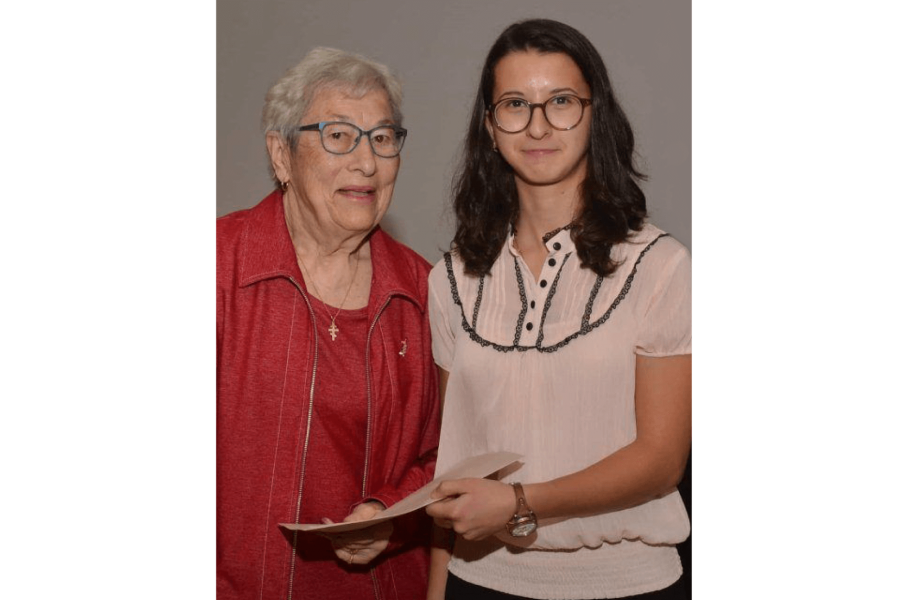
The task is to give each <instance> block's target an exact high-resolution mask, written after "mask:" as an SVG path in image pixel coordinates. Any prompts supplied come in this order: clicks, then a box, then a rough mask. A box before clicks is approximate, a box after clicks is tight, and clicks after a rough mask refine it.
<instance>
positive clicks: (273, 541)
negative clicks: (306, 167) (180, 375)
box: [216, 191, 439, 600]
mask: <svg viewBox="0 0 900 600" xmlns="http://www.w3.org/2000/svg"><path fill="white" fill-rule="evenodd" d="M216 225H217V236H216V246H217V263H216V266H217V270H216V350H217V353H216V359H217V365H216V366H217V370H216V373H217V382H216V385H217V403H218V407H217V408H218V410H217V444H216V450H217V480H216V486H217V515H216V516H217V523H216V525H217V544H216V552H217V557H216V558H217V591H218V600H225V599H230V598H235V599H237V598H242V599H243V598H247V599H251V598H252V599H254V600H259V599H269V598H278V599H282V598H288V596H289V590H290V592H292V595H293V599H298V598H303V597H311V596H307V594H309V593H310V591H311V590H312V589H319V590H322V589H325V588H326V587H327V585H326V586H325V587H323V584H322V582H320V581H319V582H317V581H313V580H314V579H316V578H317V577H318V576H319V575H320V574H322V573H326V572H328V571H327V569H321V568H320V569H319V570H310V568H309V566H308V565H306V567H307V568H305V569H303V568H298V565H297V564H294V563H298V562H299V563H302V562H303V559H302V558H301V557H299V556H297V555H295V554H294V552H292V547H291V546H292V543H293V542H292V535H291V534H288V533H287V532H285V531H284V530H282V529H281V528H279V527H278V523H287V522H294V518H295V517H294V515H295V514H297V512H298V510H299V504H300V503H301V502H302V497H303V487H304V486H309V485H315V482H309V481H304V478H303V476H302V468H303V464H304V463H303V459H304V438H305V434H306V427H307V417H308V415H309V414H310V409H311V407H312V404H313V403H314V402H315V401H316V386H315V370H316V368H317V363H316V361H317V358H318V353H317V347H318V346H317V345H318V344H319V342H320V338H319V336H318V334H317V332H316V331H315V328H313V327H311V307H310V304H309V299H308V297H307V295H306V291H305V286H303V285H302V275H301V273H300V269H299V268H298V266H297V261H296V258H295V254H294V247H293V245H292V243H291V239H290V236H289V234H288V230H287V226H286V224H285V219H284V209H283V204H282V195H281V192H280V191H275V192H273V193H272V194H271V195H270V196H268V197H267V198H266V199H265V200H263V201H262V202H261V203H260V204H259V205H257V206H256V207H254V208H252V209H249V210H244V211H239V212H236V213H232V214H230V215H226V216H224V217H222V218H220V219H218V220H217V223H216ZM370 246H371V254H372V268H373V276H372V292H371V294H372V295H371V298H372V300H373V301H370V303H369V321H370V322H371V323H373V325H372V326H371V329H370V333H369V336H368V338H369V342H368V348H367V352H366V356H367V361H366V372H365V373H360V377H363V376H365V377H366V378H367V381H369V378H370V377H371V373H372V372H373V371H374V372H379V371H378V370H385V369H386V370H387V372H388V373H389V374H390V378H391V385H390V389H391V393H390V394H389V395H387V397H382V395H381V394H378V393H377V388H376V389H375V390H374V391H372V388H371V386H369V389H370V391H369V398H368V406H369V409H368V415H369V416H368V423H369V425H368V432H367V435H366V440H365V443H366V459H367V460H366V463H367V468H366V472H365V473H364V481H365V483H364V487H365V489H364V490H363V491H362V496H361V499H362V498H363V497H365V498H374V499H378V500H380V501H381V502H382V503H384V504H385V505H386V506H390V505H392V504H394V503H395V502H396V501H398V500H400V499H401V498H403V497H405V496H406V495H408V494H409V493H410V492H412V491H414V490H416V489H417V488H419V487H421V486H422V485H424V484H426V483H428V482H429V481H430V480H431V479H432V476H433V472H434V459H435V455H436V450H437V442H438V435H439V402H438V397H437V383H436V370H435V367H434V363H433V362H432V358H431V334H430V330H429V326H428V318H427V314H428V313H427V310H426V301H427V280H428V273H429V271H430V265H429V264H428V263H427V262H426V261H425V260H424V259H422V258H421V257H419V256H418V255H417V254H415V253H414V252H413V251H412V250H410V249H409V248H407V247H405V246H403V245H401V244H399V243H397V242H395V241H394V240H392V239H391V238H390V237H388V235H387V234H385V233H384V232H382V231H381V230H380V229H376V230H375V231H374V233H373V234H372V235H371V237H370ZM399 340H405V341H406V352H405V353H404V354H403V355H401V354H400V352H397V351H396V348H395V346H397V345H398V342H399ZM373 396H374V397H373ZM353 442H354V443H362V442H363V440H353ZM348 512H349V507H348ZM429 531H430V529H429V525H428V521H427V517H426V516H425V515H424V514H423V512H422V511H419V512H418V513H415V514H413V515H411V516H410V517H408V518H405V519H396V520H395V522H394V534H393V536H392V538H391V545H390V546H389V547H388V550H387V551H385V552H384V553H382V555H381V556H379V558H378V559H376V560H375V561H373V563H371V565H370V566H371V567H372V569H371V580H372V583H373V586H374V588H375V597H376V598H379V599H383V600H389V599H397V600H409V599H415V598H420V597H424V591H425V584H426V580H427V564H428V563H427V561H428V554H427V540H428V532H429ZM335 560H336V559H335ZM329 567H330V565H329ZM291 574H293V575H291ZM292 578H293V582H291V581H290V580H291V579H292ZM301 579H304V580H302V581H301ZM326 583H327V582H326ZM298 590H299V591H298ZM304 591H305V593H304ZM315 597H320V598H325V597H327V594H326V593H324V592H320V593H317V594H315Z"/></svg>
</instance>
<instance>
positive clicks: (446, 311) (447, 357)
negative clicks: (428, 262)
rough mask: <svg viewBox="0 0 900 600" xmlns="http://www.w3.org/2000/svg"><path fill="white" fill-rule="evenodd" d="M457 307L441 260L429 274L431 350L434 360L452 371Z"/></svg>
mask: <svg viewBox="0 0 900 600" xmlns="http://www.w3.org/2000/svg"><path fill="white" fill-rule="evenodd" d="M455 308H456V305H455V304H454V303H453V298H452V296H451V294H450V281H449V279H448V278H447V266H446V263H445V262H444V261H443V260H440V261H438V263H437V264H436V265H435V266H434V268H433V269H432V270H431V274H430V275H429V276H428V316H429V319H430V321H431V352H432V355H433V356H434V362H435V364H437V366H439V367H440V368H442V369H444V370H445V371H450V365H451V364H452V363H453V348H454V345H455V343H456V334H455V332H454V328H453V326H452V318H453V317H452V314H453V313H454V312H455V310H454V309H455Z"/></svg>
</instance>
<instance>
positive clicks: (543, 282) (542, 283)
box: [541, 279, 547, 287]
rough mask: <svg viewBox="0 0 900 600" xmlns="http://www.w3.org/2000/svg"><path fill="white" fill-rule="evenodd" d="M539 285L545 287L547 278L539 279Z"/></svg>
mask: <svg viewBox="0 0 900 600" xmlns="http://www.w3.org/2000/svg"><path fill="white" fill-rule="evenodd" d="M541 287H547V280H546V279H541Z"/></svg>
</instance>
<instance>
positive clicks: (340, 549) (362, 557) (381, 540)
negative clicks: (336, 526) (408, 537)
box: [322, 502, 394, 565]
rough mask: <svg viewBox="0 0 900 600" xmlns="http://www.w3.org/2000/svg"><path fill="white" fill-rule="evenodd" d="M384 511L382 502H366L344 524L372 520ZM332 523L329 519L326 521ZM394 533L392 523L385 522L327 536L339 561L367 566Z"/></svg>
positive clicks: (352, 512)
mask: <svg viewBox="0 0 900 600" xmlns="http://www.w3.org/2000/svg"><path fill="white" fill-rule="evenodd" d="M383 510H384V506H383V505H382V504H381V503H380V502H364V503H362V504H360V505H359V506H357V507H356V508H354V509H353V511H351V513H350V514H349V515H347V517H346V518H345V519H344V523H351V522H356V521H364V520H366V519H372V518H374V517H376V516H377V515H378V513H380V512H381V511H383ZM324 521H325V522H326V523H331V522H332V521H331V520H329V519H324ZM393 532H394V526H393V525H392V524H391V522H390V521H384V522H382V523H378V524H376V525H372V526H371V527H366V528H365V529H358V530H356V531H344V532H341V533H330V534H325V533H323V534H322V535H325V536H326V537H328V538H329V539H330V540H331V547H332V548H334V554H335V556H337V557H338V559H339V560H341V561H343V562H345V563H347V564H348V565H365V564H368V563H370V562H371V561H373V560H374V559H375V557H377V556H378V555H379V554H381V553H382V552H384V549H385V548H387V546H388V540H389V539H390V537H391V534H392V533H393Z"/></svg>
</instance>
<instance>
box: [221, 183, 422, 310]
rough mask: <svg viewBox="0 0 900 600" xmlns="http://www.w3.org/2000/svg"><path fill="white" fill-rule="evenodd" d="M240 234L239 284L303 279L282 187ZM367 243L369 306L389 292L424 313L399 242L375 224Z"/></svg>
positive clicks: (417, 286)
mask: <svg viewBox="0 0 900 600" xmlns="http://www.w3.org/2000/svg"><path fill="white" fill-rule="evenodd" d="M243 236H244V239H242V240H241V247H242V251H241V255H240V256H239V257H238V261H239V262H238V265H239V267H238V285H239V286H240V287H246V286H248V285H252V284H254V283H256V282H258V281H262V280H264V279H269V278H272V277H287V278H288V279H294V280H295V281H298V282H300V281H303V275H302V274H301V272H300V267H299V266H297V255H296V253H295V252H294V244H293V242H292V241H291V236H290V235H289V234H288V229H287V223H286V222H285V218H284V200H283V196H282V193H281V190H276V191H275V192H273V193H272V194H270V195H269V196H268V197H267V198H266V199H265V200H263V202H262V203H260V204H259V206H257V207H256V209H254V210H253V211H252V212H251V215H250V217H249V219H248V221H247V223H246V227H245V228H244V232H243ZM369 246H370V248H371V251H372V268H373V273H372V292H371V294H372V297H373V298H374V299H375V302H373V303H370V307H371V310H374V311H377V310H378V308H379V307H381V306H382V305H383V304H384V303H385V301H387V299H388V298H389V297H390V296H394V295H402V296H405V297H407V298H408V299H409V300H410V301H412V302H413V303H414V304H415V305H416V306H417V307H418V308H419V310H420V311H422V312H423V313H424V312H425V306H424V305H423V303H422V302H421V301H420V299H419V298H420V295H421V293H422V290H421V287H422V284H421V283H420V282H419V283H417V282H416V280H415V278H414V277H413V272H412V270H411V269H410V265H409V263H408V262H406V261H405V260H403V258H402V253H401V252H399V251H398V250H399V244H398V243H397V242H395V241H394V240H392V239H391V238H389V237H388V236H386V235H384V232H382V231H381V227H376V228H375V230H374V231H373V232H372V234H371V235H370V238H369ZM382 267H385V268H382ZM369 316H370V318H371V316H372V315H371V314H370V315H369Z"/></svg>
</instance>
